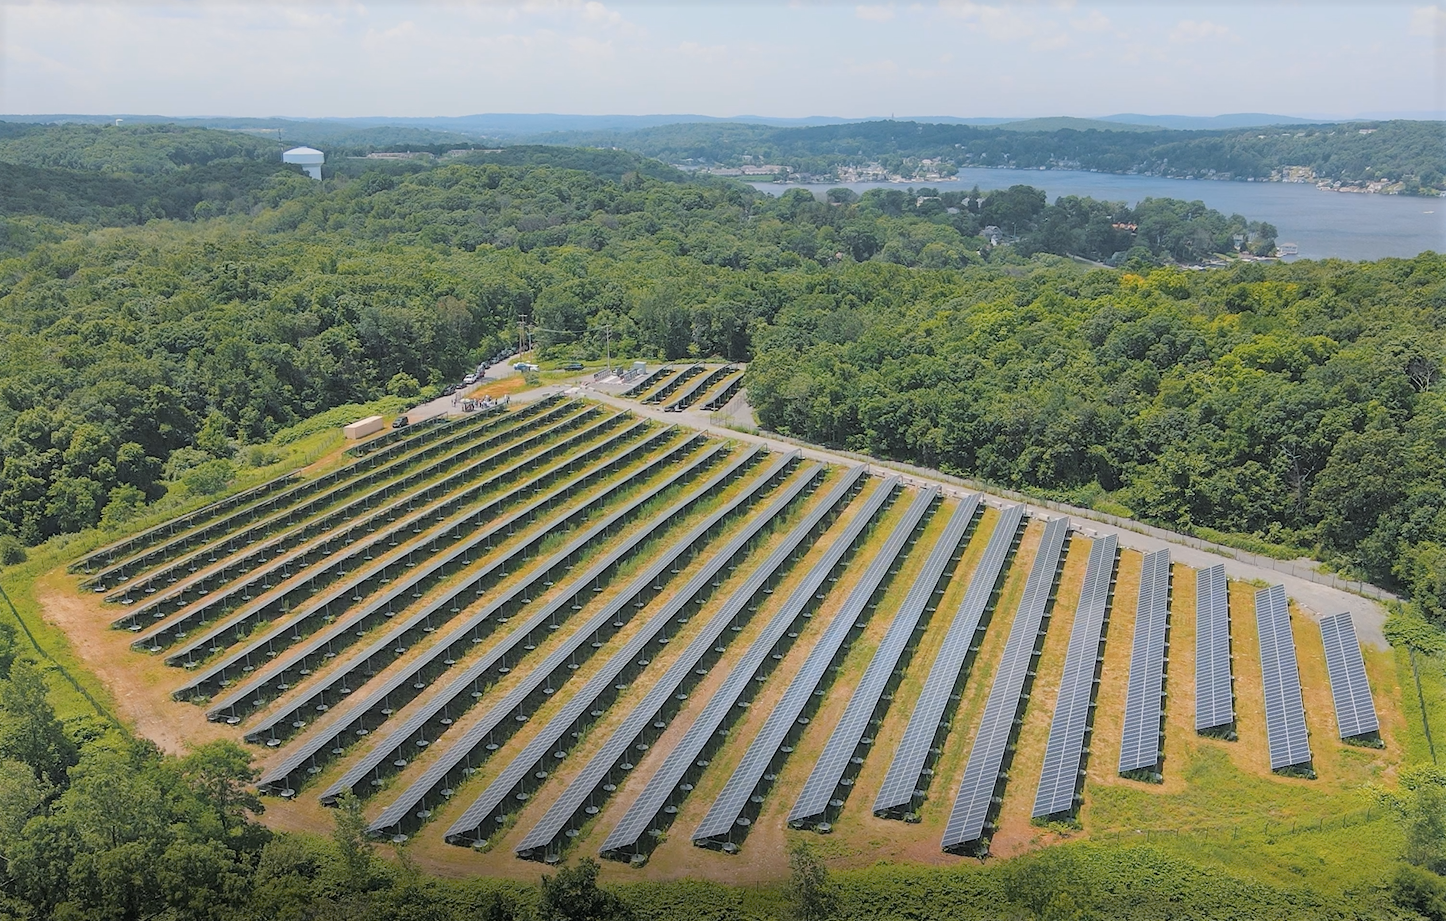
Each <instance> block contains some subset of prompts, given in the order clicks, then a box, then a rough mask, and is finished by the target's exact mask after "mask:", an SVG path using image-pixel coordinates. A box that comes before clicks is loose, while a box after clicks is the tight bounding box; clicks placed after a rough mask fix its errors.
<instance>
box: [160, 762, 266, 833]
mask: <svg viewBox="0 0 1446 921" xmlns="http://www.w3.org/2000/svg"><path fill="white" fill-rule="evenodd" d="M251 761H252V759H251V753H250V752H248V751H246V750H245V749H243V748H242V747H241V746H239V745H237V744H236V743H235V742H231V741H227V740H222V741H216V742H207V743H206V744H205V745H202V746H201V747H200V748H197V749H196V750H195V751H194V752H192V753H191V754H189V755H187V756H186V757H185V758H183V759H181V762H180V764H179V765H178V766H179V768H180V771H181V777H182V778H183V779H184V780H185V781H186V785H187V786H189V787H190V788H191V791H192V792H193V793H195V794H196V796H197V797H198V798H199V799H200V800H201V801H202V802H203V803H205V804H206V805H207V806H209V807H211V809H213V810H214V811H215V812H216V814H217V815H218V816H219V817H220V820H221V826H222V828H223V829H230V828H231V827H232V825H233V824H236V823H244V822H245V821H246V813H247V812H250V813H252V814H257V815H259V814H260V813H262V812H264V811H265V809H266V807H265V806H264V805H263V804H262V802H261V799H260V797H258V796H257V795H256V794H255V793H253V792H251V791H250V790H249V789H248V787H249V785H250V783H251V782H252V781H254V780H255V779H256V778H257V777H258V776H259V772H258V771H257V769H256V768H255V767H254V766H253V765H252V763H251Z"/></svg>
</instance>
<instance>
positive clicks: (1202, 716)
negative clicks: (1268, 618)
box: [1195, 564, 1235, 732]
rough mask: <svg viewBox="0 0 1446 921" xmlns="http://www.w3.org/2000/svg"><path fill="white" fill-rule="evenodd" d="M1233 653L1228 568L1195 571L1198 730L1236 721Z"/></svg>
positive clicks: (1196, 713) (1228, 724)
mask: <svg viewBox="0 0 1446 921" xmlns="http://www.w3.org/2000/svg"><path fill="white" fill-rule="evenodd" d="M1233 686H1234V676H1233V674H1232V672H1231V656H1230V593H1229V592H1228V591H1227V590H1226V587H1225V567H1224V566H1223V565H1219V564H1217V565H1215V566H1211V567H1208V568H1206V569H1201V570H1198V571H1197V572H1196V573H1195V731H1196V732H1207V731H1209V730H1211V729H1218V728H1220V727H1223V726H1230V725H1232V724H1234V722H1235V694H1234V691H1233Z"/></svg>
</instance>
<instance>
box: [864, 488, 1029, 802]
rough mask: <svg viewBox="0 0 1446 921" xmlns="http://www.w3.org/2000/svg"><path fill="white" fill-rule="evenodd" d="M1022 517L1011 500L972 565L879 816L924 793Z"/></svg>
mask: <svg viewBox="0 0 1446 921" xmlns="http://www.w3.org/2000/svg"><path fill="white" fill-rule="evenodd" d="M1023 520H1024V507H1023V506H1019V505H1011V506H1009V507H1008V508H1005V509H1004V510H1002V511H1001V512H1000V514H999V520H998V521H997V522H996V523H995V525H994V533H993V534H991V535H990V537H989V544H988V545H987V546H986V547H985V549H984V556H983V557H981V558H980V560H979V564H978V565H977V566H975V567H974V574H973V576H972V577H971V578H970V581H969V588H968V589H967V590H966V591H965V593H964V600H963V601H962V602H961V603H960V604H959V610H958V611H957V612H955V614H954V620H953V621H951V622H950V624H949V632H948V634H947V635H946V636H945V637H944V644H943V646H941V647H940V648H939V651H938V653H936V654H935V656H934V664H933V665H932V666H930V668H929V677H928V678H927V679H925V681H924V689H923V691H922V692H921V693H920V695H919V700H918V703H916V704H915V705H914V712H913V715H912V716H910V717H909V725H908V727H907V728H906V729H905V730H904V736H903V739H902V740H901V741H900V742H899V745H898V748H897V749H895V751H894V758H893V760H892V761H891V762H890V763H889V771H888V773H887V774H886V775H885V777H884V784H883V786H882V787H881V788H880V790H879V794H878V796H877V798H876V799H875V800H874V814H875V815H885V816H891V817H896V816H901V815H903V814H904V813H907V812H909V811H911V810H912V808H913V805H914V802H915V800H916V799H918V798H920V797H922V796H923V793H922V792H921V791H920V790H919V786H920V783H919V781H920V778H921V777H922V776H923V772H924V770H925V763H926V762H927V761H928V759H929V756H930V753H931V749H934V748H935V747H936V746H937V745H938V742H939V739H940V738H941V737H942V736H943V734H944V733H946V732H947V731H948V729H949V727H948V725H947V723H946V722H945V721H944V713H945V711H946V710H947V709H948V708H949V703H950V701H951V699H957V697H955V695H957V694H958V693H959V684H960V682H961V681H962V680H963V677H964V675H963V671H964V663H965V661H966V659H967V658H968V656H969V652H970V650H971V649H972V648H974V642H975V638H976V637H975V635H976V634H977V633H978V632H979V629H980V624H981V623H982V622H983V618H984V615H985V613H986V611H987V610H988V607H989V604H990V602H991V601H992V600H993V598H994V593H995V591H996V590H997V589H998V587H999V583H1000V579H1001V577H1002V574H1003V572H1004V564H1005V563H1006V562H1007V561H1008V559H1009V554H1010V551H1011V550H1013V549H1014V544H1015V541H1016V540H1018V538H1019V533H1020V522H1022V521H1023Z"/></svg>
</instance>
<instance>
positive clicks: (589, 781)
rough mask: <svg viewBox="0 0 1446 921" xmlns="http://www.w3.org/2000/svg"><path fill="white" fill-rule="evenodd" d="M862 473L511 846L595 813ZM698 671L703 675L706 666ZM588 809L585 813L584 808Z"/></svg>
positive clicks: (752, 579) (712, 624)
mask: <svg viewBox="0 0 1446 921" xmlns="http://www.w3.org/2000/svg"><path fill="white" fill-rule="evenodd" d="M864 473H865V468H864V467H863V465H859V466H857V467H852V468H850V469H849V470H847V471H845V472H844V474H843V476H842V477H840V478H839V481H838V482H837V483H835V484H834V486H833V488H832V489H830V490H829V492H828V495H826V496H825V497H824V498H823V499H822V500H821V501H820V502H818V503H816V504H815V505H814V507H813V508H812V509H811V510H810V511H809V512H808V514H807V515H805V516H804V517H803V518H802V519H801V520H800V521H799V522H798V524H797V525H795V526H794V528H793V530H792V531H790V532H789V534H788V536H786V537H785V538H784V539H783V540H782V541H781V542H780V543H779V544H778V546H777V547H775V548H774V549H773V552H772V553H770V554H769V555H768V558H767V559H765V560H764V561H763V562H762V563H760V564H759V565H758V566H757V567H755V568H754V569H753V570H752V571H751V572H750V573H749V574H748V577H747V578H746V579H745V580H744V582H743V584H742V585H740V586H739V587H738V589H737V590H736V591H735V592H734V593H733V594H732V595H730V596H729V597H728V600H727V601H725V602H724V603H723V605H722V606H721V607H720V608H719V609H718V611H717V612H716V613H715V614H714V615H713V616H712V617H711V618H710V619H709V621H708V623H707V624H706V625H705V626H704V627H703V629H702V630H701V631H699V633H698V635H697V636H696V637H694V638H693V641H692V642H691V643H689V644H688V648H687V649H685V650H684V651H683V654H682V655H681V656H679V657H678V659H677V660H676V661H674V662H673V664H672V665H671V666H669V668H668V670H667V672H666V673H665V674H664V675H663V677H662V678H661V679H660V680H659V681H658V682H657V683H655V684H654V685H653V686H652V687H650V688H649V689H648V692H647V694H646V695H644V697H643V699H642V700H641V701H639V702H638V703H637V705H636V706H634V707H633V709H632V711H631V712H629V713H628V715H627V716H626V717H625V718H624V719H623V722H622V724H621V725H620V726H619V727H618V728H617V729H616V730H614V732H613V733H612V735H610V736H609V737H608V739H607V741H606V742H604V743H603V744H602V747H600V748H599V749H598V750H597V752H596V753H595V754H594V755H593V756H592V758H591V759H589V760H588V763H587V765H586V766H585V767H583V769H582V770H581V771H580V772H579V773H578V775H577V776H576V777H574V778H573V780H572V782H571V783H569V784H568V786H567V789H566V790H564V791H563V792H562V795H560V796H559V797H558V798H557V799H556V800H554V801H553V803H552V805H551V806H549V807H548V809H547V813H546V814H545V815H543V817H542V818H541V819H540V820H538V822H537V824H536V825H534V826H533V827H532V829H531V830H530V831H528V833H527V834H526V835H525V836H524V837H523V839H522V841H521V842H520V843H519V844H518V845H517V848H516V851H517V853H518V854H520V855H523V856H530V855H531V854H533V853H535V852H537V851H542V852H544V853H546V852H547V851H548V849H550V848H551V847H552V846H553V845H554V844H556V843H557V842H558V841H559V840H560V839H561V837H562V836H563V834H564V833H565V830H566V827H567V826H568V824H569V823H571V822H574V821H581V820H582V819H579V816H582V817H583V819H585V817H586V815H589V814H594V815H595V814H596V813H597V811H598V809H599V803H601V802H602V801H605V800H606V799H607V797H608V794H609V793H610V792H611V791H608V790H605V789H603V787H604V785H607V784H609V783H613V785H614V786H615V782H616V781H617V780H619V779H621V775H622V774H623V773H625V770H626V769H623V768H621V767H620V765H621V764H624V763H628V764H631V762H630V760H628V759H630V758H631V754H630V753H631V751H633V750H634V748H633V747H634V746H635V745H637V744H638V743H639V742H640V741H641V740H642V739H643V738H644V737H645V735H647V734H648V733H650V732H651V733H653V734H656V733H657V732H660V731H661V730H662V729H663V727H664V726H666V724H667V723H668V721H669V718H670V717H671V715H672V709H671V708H672V705H673V704H674V703H675V702H676V701H681V700H683V699H685V698H686V697H687V694H684V693H681V691H680V689H681V688H683V687H684V685H685V683H686V682H688V681H690V680H691V679H692V678H694V677H701V675H699V674H698V672H699V671H700V664H701V663H702V662H703V661H704V660H705V659H706V658H707V657H708V656H709V655H711V654H719V653H720V652H721V650H722V649H723V648H724V645H725V644H727V643H728V642H729V640H730V639H731V638H732V636H734V635H736V634H737V632H738V630H737V629H732V630H730V629H729V628H730V627H733V628H739V627H741V625H742V623H744V622H746V620H747V617H748V613H749V612H750V611H751V610H753V608H754V606H755V605H756V601H757V599H758V598H759V597H760V596H761V595H762V594H763V593H764V592H765V591H766V590H768V587H769V585H770V584H771V582H772V581H773V579H775V578H776V577H777V575H778V573H779V572H780V571H781V570H782V568H783V567H784V566H785V565H786V564H787V563H788V561H789V560H790V559H791V558H792V557H793V556H794V554H796V553H798V552H799V551H800V549H801V548H802V547H803V546H804V545H805V542H806V541H809V540H810V539H811V538H813V536H814V535H815V533H816V531H817V529H818V528H819V527H820V526H821V525H822V524H823V523H824V521H825V520H826V519H827V518H828V517H829V516H830V515H832V514H834V512H836V511H839V510H841V509H843V508H844V507H845V504H846V503H847V501H848V500H849V498H850V497H852V496H853V494H854V490H855V488H856V487H857V486H858V485H859V482H860V480H861V479H862V478H863V476H864ZM702 671H703V673H704V674H706V670H702ZM615 772H616V773H615ZM589 808H590V812H585V811H584V810H588V809H589ZM447 840H448V841H451V842H452V843H454V844H464V845H465V844H470V843H472V842H473V841H476V840H478V839H477V838H473V839H471V840H467V839H465V838H462V837H458V836H454V835H453V834H451V833H450V832H449V833H448V836H447Z"/></svg>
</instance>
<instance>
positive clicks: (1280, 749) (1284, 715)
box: [1255, 585, 1311, 771]
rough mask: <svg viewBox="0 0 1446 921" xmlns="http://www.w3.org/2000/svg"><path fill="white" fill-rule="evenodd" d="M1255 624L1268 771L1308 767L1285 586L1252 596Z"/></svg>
mask: <svg viewBox="0 0 1446 921" xmlns="http://www.w3.org/2000/svg"><path fill="white" fill-rule="evenodd" d="M1255 623H1256V627H1257V629H1258V630H1259V632H1260V675H1261V679H1262V681H1263V683H1264V686H1265V731H1266V735H1267V736H1268V737H1269V739H1270V769H1271V770H1272V771H1283V770H1286V769H1288V768H1296V767H1301V766H1303V765H1309V764H1310V760H1311V755H1310V738H1309V733H1308V732H1307V731H1306V726H1305V705H1304V703H1303V702H1302V700H1301V694H1300V670H1299V668H1298V667H1297V665H1296V660H1295V638H1294V636H1293V635H1292V634H1291V632H1290V608H1289V606H1288V605H1287V603H1286V599H1285V586H1283V585H1272V586H1271V587H1270V588H1265V589H1261V590H1260V591H1258V592H1256V593H1255Z"/></svg>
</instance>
